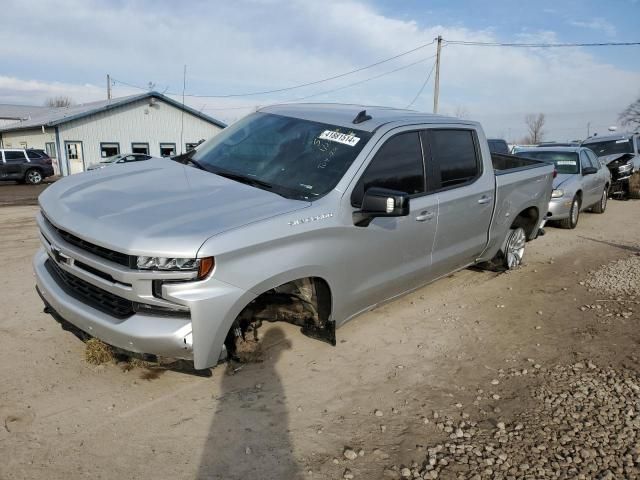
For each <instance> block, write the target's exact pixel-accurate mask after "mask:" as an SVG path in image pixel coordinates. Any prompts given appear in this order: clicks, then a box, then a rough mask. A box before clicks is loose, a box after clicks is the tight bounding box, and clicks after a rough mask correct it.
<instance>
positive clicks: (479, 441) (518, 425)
mask: <svg viewBox="0 0 640 480" xmlns="http://www.w3.org/2000/svg"><path fill="white" fill-rule="evenodd" d="M539 379H540V380H541V381H542V383H541V384H540V386H539V387H537V389H536V390H535V391H533V393H532V397H533V398H532V400H533V402H534V406H533V408H531V409H529V410H527V411H525V412H523V413H522V414H520V415H519V416H517V417H516V420H515V421H514V422H513V423H506V422H504V421H501V420H500V419H494V420H493V421H489V420H485V421H482V422H479V423H478V422H475V421H470V420H469V419H463V417H461V419H460V420H459V421H458V420H456V421H454V420H453V419H450V418H445V419H444V420H436V421H437V422H440V423H437V424H436V426H437V428H438V429H440V430H441V431H443V432H445V433H447V434H448V435H449V440H448V441H447V442H446V443H442V444H439V445H435V446H432V447H430V448H428V449H427V450H426V451H427V457H426V460H425V461H424V462H422V463H421V464H418V463H414V464H413V465H406V466H405V465H401V466H392V467H389V468H387V469H386V470H385V471H384V475H385V477H387V478H423V479H436V478H442V479H474V480H481V479H505V480H506V479H509V480H512V479H513V480H516V479H535V480H541V479H551V478H554V479H557V478H564V479H568V478H572V479H573V478H575V479H614V478H615V479H622V478H624V479H635V478H640V376H639V375H638V374H637V373H635V372H631V371H629V370H614V369H611V368H598V367H597V366H596V365H594V364H593V363H591V362H586V363H576V364H574V365H570V366H559V367H556V368H554V369H551V370H545V371H540V373H539Z"/></svg>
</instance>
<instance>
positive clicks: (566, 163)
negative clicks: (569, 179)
mask: <svg viewBox="0 0 640 480" xmlns="http://www.w3.org/2000/svg"><path fill="white" fill-rule="evenodd" d="M576 163H577V162H575V161H573V160H558V161H557V162H556V165H571V166H572V167H573V166H574V165H575V164H576Z"/></svg>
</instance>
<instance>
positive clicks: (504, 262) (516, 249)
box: [478, 227, 527, 272]
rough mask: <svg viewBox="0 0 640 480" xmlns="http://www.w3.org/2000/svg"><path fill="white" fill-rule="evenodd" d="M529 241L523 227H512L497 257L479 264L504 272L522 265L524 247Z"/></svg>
mask: <svg viewBox="0 0 640 480" xmlns="http://www.w3.org/2000/svg"><path fill="white" fill-rule="evenodd" d="M526 243H527V234H526V233H525V231H524V229H523V228H522V227H515V228H511V229H510V230H509V231H508V232H507V236H506V238H505V239H504V243H503V244H502V248H501V249H500V250H499V251H498V253H497V254H496V256H495V257H493V258H492V259H491V260H489V261H488V262H483V263H481V264H479V265H478V266H479V267H480V268H484V269H486V270H491V271H494V272H504V271H505V270H514V269H516V268H518V267H519V266H520V265H522V257H523V256H524V247H525V245H526Z"/></svg>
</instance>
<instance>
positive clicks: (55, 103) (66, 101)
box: [44, 95, 75, 108]
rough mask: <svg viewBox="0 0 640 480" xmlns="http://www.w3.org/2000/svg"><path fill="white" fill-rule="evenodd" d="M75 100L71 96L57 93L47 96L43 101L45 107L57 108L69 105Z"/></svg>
mask: <svg viewBox="0 0 640 480" xmlns="http://www.w3.org/2000/svg"><path fill="white" fill-rule="evenodd" d="M74 103H75V102H74V101H73V99H72V98H71V97H67V96H65V95H59V96H57V97H49V98H47V100H46V101H45V102H44V106H45V107H52V108H59V107H70V106H71V105H73V104H74Z"/></svg>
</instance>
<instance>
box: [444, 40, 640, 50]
mask: <svg viewBox="0 0 640 480" xmlns="http://www.w3.org/2000/svg"><path fill="white" fill-rule="evenodd" d="M443 40H444V42H445V44H447V45H471V46H478V47H522V48H562V47H622V46H632V45H640V42H601V43H508V42H476V41H470V40H446V39H443Z"/></svg>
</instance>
